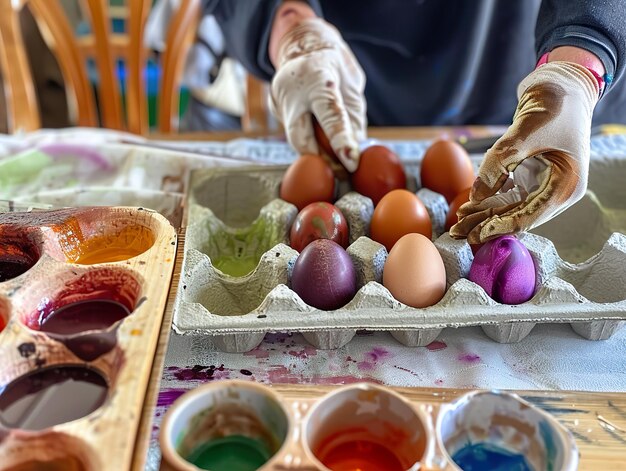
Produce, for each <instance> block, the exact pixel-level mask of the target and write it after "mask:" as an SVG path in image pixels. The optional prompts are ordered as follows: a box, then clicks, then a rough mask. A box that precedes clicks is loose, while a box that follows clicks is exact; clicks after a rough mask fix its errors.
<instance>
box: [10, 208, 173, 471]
mask: <svg viewBox="0 0 626 471" xmlns="http://www.w3.org/2000/svg"><path fill="white" fill-rule="evenodd" d="M176 245H177V236H176V231H175V230H174V228H173V227H172V226H171V225H170V224H169V223H168V221H167V220H166V219H165V218H164V217H163V216H161V215H159V214H157V213H155V212H153V211H149V210H145V209H141V208H128V207H116V208H107V207H99V208H70V209H62V210H54V211H32V212H5V213H0V275H2V278H0V357H1V358H2V367H1V368H0V404H2V406H1V407H0V456H1V457H2V458H1V459H0V470H18V469H81V470H85V471H96V470H97V471H100V470H116V471H117V470H121V469H130V466H131V463H132V460H133V458H134V456H133V454H134V450H135V445H136V444H137V443H138V441H140V440H142V439H147V437H140V436H139V435H138V431H139V421H140V419H141V417H142V411H143V407H144V401H145V396H146V391H147V388H148V386H149V381H150V375H151V372H152V366H153V362H154V353H155V350H156V346H157V341H158V338H159V334H160V332H161V327H162V319H163V313H164V311H165V303H166V299H167V294H168V290H169V286H170V280H171V276H172V272H173V267H174V260H175V255H176ZM129 250H132V254H134V255H135V256H132V255H130V253H131V252H130V251H129ZM103 251H108V252H109V254H112V257H108V258H105V257H104V255H103ZM122 254H125V255H122ZM89 255H91V257H92V258H91V261H89V260H88V258H87V256H89ZM95 256H97V257H98V259H96V258H94V257H95ZM16 260H21V261H23V262H28V263H27V264H26V263H25V265H24V268H27V266H29V265H32V266H30V267H28V269H27V271H25V272H23V273H22V274H19V276H16V277H9V276H8V271H7V267H9V261H10V262H11V263H13V264H14V263H15V261H16ZM98 260H99V261H98ZM3 262H4V264H3ZM3 269H4V271H3ZM20 271H23V270H20ZM18 273H19V272H18V271H14V272H13V275H17V274H18ZM5 278H6V279H5ZM3 280H4V281H3ZM95 300H98V301H102V300H104V301H110V302H115V303H118V304H121V305H124V306H125V308H126V309H127V310H128V311H129V312H130V313H129V314H128V315H127V316H126V317H124V318H123V319H120V320H117V322H115V323H112V324H111V325H110V326H109V327H107V328H94V324H91V323H89V321H86V320H85V318H84V317H79V318H78V326H79V328H78V329H75V328H73V329H70V330H65V331H62V330H58V329H57V330H54V329H52V330H51V329H46V328H42V323H44V322H46V318H47V317H48V316H51V315H53V313H54V312H55V311H57V310H58V309H61V308H63V306H66V305H68V304H73V303H80V302H88V301H95ZM82 314H84V313H82ZM103 315H104V314H103ZM3 327H4V328H3ZM74 327H75V326H74ZM168 327H169V326H168ZM67 368H72V369H74V371H77V370H80V372H81V374H83V375H86V376H85V377H88V376H89V375H91V377H95V376H97V377H99V379H98V382H96V383H91V384H92V385H93V384H99V386H100V387H106V389H107V393H106V398H105V399H104V402H102V403H101V405H99V407H97V408H95V407H92V406H93V405H97V404H99V403H100V402H99V400H97V401H96V400H95V399H94V397H93V396H89V397H86V396H81V394H80V393H77V391H76V389H72V390H71V391H68V390H67V389H66V387H67V386H68V384H66V383H72V384H74V385H76V384H80V383H76V382H75V381H74V382H72V381H67V382H60V383H56V385H53V386H50V388H49V389H43V390H41V391H39V392H34V391H27V390H25V389H21V390H20V389H19V387H16V386H15V385H16V384H19V383H16V381H18V380H19V381H24V378H29V377H30V375H43V376H38V377H37V376H36V377H37V378H38V379H33V380H32V381H31V380H30V379H26V383H22V384H28V381H31V383H32V386H33V387H35V388H36V387H38V386H37V385H38V384H42V383H41V382H44V384H45V381H47V380H45V379H42V378H44V377H45V378H48V379H49V378H52V377H53V376H54V375H56V376H57V377H59V376H63V375H64V374H65V375H69V376H64V377H71V378H73V379H75V380H76V378H80V377H82V376H72V374H70V373H68V369H67ZM38 382H39V383H38ZM83 387H84V384H83ZM89 387H91V386H89ZM89 387H88V388H87V389H89ZM31 392H32V393H33V394H31V396H33V401H32V402H31V403H30V405H24V404H23V403H20V401H24V398H25V395H27V394H30V393H31ZM5 394H11V395H12V396H11V397H13V398H17V399H16V400H17V402H11V401H13V399H11V398H7V396H5ZM99 397H100V398H102V397H103V396H102V395H100V396H99ZM7 401H8V402H7ZM89 401H93V402H89ZM7 403H11V404H13V405H14V407H12V408H10V409H8V408H5V406H6V405H7ZM20 404H21V405H20ZM49 414H63V417H64V420H60V419H59V417H57V416H55V418H54V420H53V419H52V418H51V417H50V415H49Z"/></svg>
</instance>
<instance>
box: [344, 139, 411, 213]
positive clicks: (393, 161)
mask: <svg viewBox="0 0 626 471" xmlns="http://www.w3.org/2000/svg"><path fill="white" fill-rule="evenodd" d="M351 181H352V186H353V187H354V189H355V190H356V191H357V192H358V193H361V194H362V195H364V196H367V197H368V198H371V199H372V201H373V202H374V206H376V205H377V204H378V202H379V201H380V200H381V198H382V197H383V196H385V195H386V194H387V193H389V192H390V191H391V190H396V189H399V188H406V174H405V173H404V167H403V166H402V163H401V162H400V159H399V157H398V156H397V155H396V154H394V153H393V152H391V150H389V149H387V148H386V147H385V146H371V147H368V148H367V149H365V150H364V151H363V152H362V153H361V158H360V160H359V168H357V169H356V172H354V173H353V174H352V178H351Z"/></svg>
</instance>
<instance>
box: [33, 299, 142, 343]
mask: <svg viewBox="0 0 626 471" xmlns="http://www.w3.org/2000/svg"><path fill="white" fill-rule="evenodd" d="M129 314H130V311H129V310H128V309H127V308H126V306H124V305H123V304H121V303H118V302H116V301H111V300H108V299H94V300H88V301H79V302H76V303H71V304H67V305H65V306H61V307H60V308H58V309H53V310H52V311H50V312H49V313H42V315H41V317H40V319H39V329H40V330H41V331H43V332H49V333H54V334H61V335H72V334H77V333H80V332H86V331H88V330H105V329H108V328H109V327H111V326H112V325H113V324H115V323H116V322H117V321H119V320H122V319H124V318H125V317H127V316H128V315H129Z"/></svg>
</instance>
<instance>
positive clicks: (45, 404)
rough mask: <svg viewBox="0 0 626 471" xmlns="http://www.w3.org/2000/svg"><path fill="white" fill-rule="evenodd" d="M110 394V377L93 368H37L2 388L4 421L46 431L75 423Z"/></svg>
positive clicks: (11, 425)
mask: <svg viewBox="0 0 626 471" xmlns="http://www.w3.org/2000/svg"><path fill="white" fill-rule="evenodd" d="M107 393H108V383H107V381H106V379H105V378H104V377H103V376H102V375H101V374H100V373H99V372H97V371H96V370H94V369H91V368H87V367H84V366H69V365H68V366H54V367H49V368H44V369H41V370H37V371H34V372H32V373H28V374H26V375H24V376H21V377H19V378H17V379H15V380H13V381H12V382H11V383H9V384H8V385H6V386H4V387H3V388H2V389H1V390H0V424H1V425H2V426H4V427H6V428H17V429H23V430H43V429H46V428H48V427H52V426H54V425H58V424H63V423H66V422H71V421H73V420H77V419H80V418H82V417H85V416H86V415H89V414H91V413H92V412H94V411H95V410H96V409H98V408H99V407H100V406H101V405H102V404H103V403H104V401H105V400H106V398H107ZM68 398H69V399H70V400H68Z"/></svg>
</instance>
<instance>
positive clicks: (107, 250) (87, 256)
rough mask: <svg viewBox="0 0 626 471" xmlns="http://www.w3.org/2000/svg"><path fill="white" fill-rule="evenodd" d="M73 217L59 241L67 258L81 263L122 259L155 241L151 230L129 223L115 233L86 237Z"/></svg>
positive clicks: (131, 256)
mask: <svg viewBox="0 0 626 471" xmlns="http://www.w3.org/2000/svg"><path fill="white" fill-rule="evenodd" d="M73 219H74V218H72V219H70V220H69V221H67V222H66V223H65V225H64V226H65V227H63V228H62V229H61V230H60V231H59V244H60V246H61V249H62V250H63V252H64V254H65V256H66V257H67V259H68V261H70V262H72V263H79V264H81V265H93V264H96V263H112V262H121V261H124V260H128V259H130V258H133V257H136V256H138V255H141V254H142V253H144V252H146V251H147V250H148V249H149V248H150V247H152V245H153V244H154V240H155V238H154V234H153V233H152V231H151V230H150V229H149V228H147V227H145V226H139V225H128V226H124V227H122V228H120V229H118V230H115V228H113V229H114V232H113V233H110V234H105V235H102V236H96V237H89V238H86V237H85V236H84V235H83V232H82V231H81V229H80V226H79V225H78V221H76V220H73Z"/></svg>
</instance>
